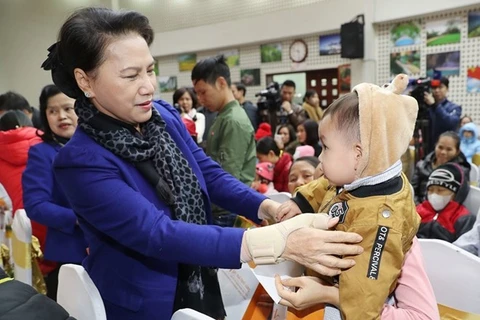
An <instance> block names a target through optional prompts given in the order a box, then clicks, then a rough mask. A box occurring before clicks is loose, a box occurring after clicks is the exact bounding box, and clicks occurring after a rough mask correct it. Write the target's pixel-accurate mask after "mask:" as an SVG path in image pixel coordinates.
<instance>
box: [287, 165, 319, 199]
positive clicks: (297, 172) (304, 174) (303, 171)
mask: <svg viewBox="0 0 480 320" xmlns="http://www.w3.org/2000/svg"><path fill="white" fill-rule="evenodd" d="M319 163H320V161H319V160H318V158H316V157H301V158H298V159H297V160H295V162H294V163H293V165H292V167H291V168H290V173H289V174H288V192H290V194H292V195H293V193H294V192H295V190H296V189H297V188H298V187H300V186H303V185H305V184H307V183H309V182H310V181H312V180H313V179H315V177H314V175H315V169H316V168H317V167H318V165H319Z"/></svg>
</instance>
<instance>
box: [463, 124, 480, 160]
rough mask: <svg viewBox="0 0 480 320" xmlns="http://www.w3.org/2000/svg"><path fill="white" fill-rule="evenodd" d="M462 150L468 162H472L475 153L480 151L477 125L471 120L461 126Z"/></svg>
mask: <svg viewBox="0 0 480 320" xmlns="http://www.w3.org/2000/svg"><path fill="white" fill-rule="evenodd" d="M458 134H459V136H460V151H462V152H463V154H464V155H465V157H467V160H468V162H470V163H472V158H473V156H474V155H475V154H477V153H480V140H478V138H477V136H478V131H477V126H476V125H475V123H473V122H469V123H467V124H465V125H464V126H463V127H461V128H460V132H459V133H458Z"/></svg>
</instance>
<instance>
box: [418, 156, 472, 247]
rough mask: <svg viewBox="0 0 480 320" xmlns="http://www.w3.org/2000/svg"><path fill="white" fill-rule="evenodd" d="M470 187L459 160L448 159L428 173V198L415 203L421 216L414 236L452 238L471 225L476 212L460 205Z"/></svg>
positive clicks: (462, 232)
mask: <svg viewBox="0 0 480 320" xmlns="http://www.w3.org/2000/svg"><path fill="white" fill-rule="evenodd" d="M469 191H470V185H469V184H468V181H467V180H466V179H465V177H464V173H463V170H462V168H461V167H460V165H459V164H457V163H453V162H447V163H445V164H443V165H441V166H439V167H438V168H436V169H435V170H434V171H433V172H432V173H431V174H430V176H429V177H428V182H427V200H425V201H423V202H422V203H421V204H419V205H418V206H417V212H418V214H419V215H420V217H421V218H422V222H421V223H420V228H419V230H418V233H417V237H419V238H429V239H440V240H445V241H448V242H454V241H455V240H457V239H458V238H459V237H460V236H461V235H462V234H464V233H465V232H467V231H469V230H470V229H472V227H473V224H474V223H475V216H474V215H473V214H471V213H470V212H469V211H468V209H467V208H465V206H463V205H462V203H463V201H465V199H466V198H467V195H468V192H469Z"/></svg>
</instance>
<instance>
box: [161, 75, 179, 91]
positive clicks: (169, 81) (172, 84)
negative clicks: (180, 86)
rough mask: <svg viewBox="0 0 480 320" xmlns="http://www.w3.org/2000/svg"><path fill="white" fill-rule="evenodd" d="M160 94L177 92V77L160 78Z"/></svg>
mask: <svg viewBox="0 0 480 320" xmlns="http://www.w3.org/2000/svg"><path fill="white" fill-rule="evenodd" d="M158 86H159V88H160V92H173V91H175V90H177V77H176V76H172V77H158Z"/></svg>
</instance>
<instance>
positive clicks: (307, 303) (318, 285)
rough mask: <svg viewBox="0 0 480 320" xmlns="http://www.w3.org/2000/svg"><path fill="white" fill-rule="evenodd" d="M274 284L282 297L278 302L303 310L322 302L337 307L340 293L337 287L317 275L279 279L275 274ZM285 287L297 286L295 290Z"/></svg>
mask: <svg viewBox="0 0 480 320" xmlns="http://www.w3.org/2000/svg"><path fill="white" fill-rule="evenodd" d="M275 286H276V287H277V292H278V295H279V296H280V297H281V298H282V300H280V304H282V305H284V306H287V307H292V308H295V309H297V310H303V309H306V308H310V307H313V306H316V305H319V304H322V303H328V304H333V305H335V306H337V307H338V305H339V300H340V294H339V291H338V288H337V287H336V286H333V285H331V284H328V283H326V282H325V281H323V280H321V279H319V278H317V277H297V278H290V279H285V280H281V279H280V277H279V276H278V275H276V276H275ZM285 287H295V288H298V289H297V290H296V291H295V290H293V291H291V290H289V289H286V288H285Z"/></svg>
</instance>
